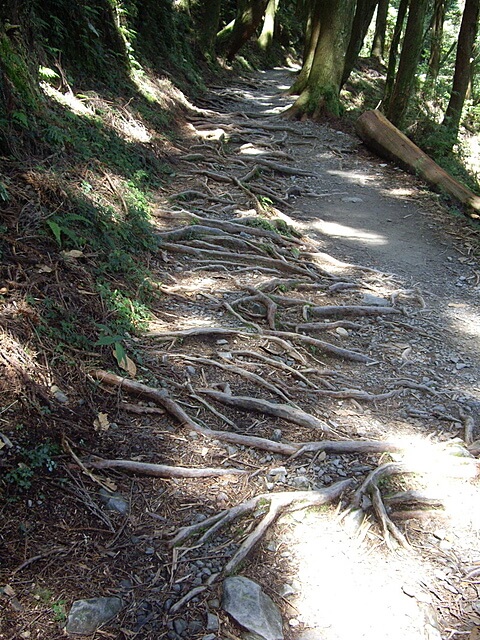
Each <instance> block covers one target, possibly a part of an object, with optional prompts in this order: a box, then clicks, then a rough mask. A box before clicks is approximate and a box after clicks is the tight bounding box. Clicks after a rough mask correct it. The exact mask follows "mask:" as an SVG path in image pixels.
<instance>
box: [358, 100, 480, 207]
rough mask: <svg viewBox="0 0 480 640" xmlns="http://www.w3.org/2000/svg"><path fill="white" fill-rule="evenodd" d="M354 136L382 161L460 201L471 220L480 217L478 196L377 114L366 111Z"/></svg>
mask: <svg viewBox="0 0 480 640" xmlns="http://www.w3.org/2000/svg"><path fill="white" fill-rule="evenodd" d="M356 129H357V133H358V135H359V136H360V138H362V140H363V141H364V142H365V144H366V145H367V146H368V147H370V148H371V149H373V151H375V152H376V153H378V154H379V155H380V156H382V157H383V158H387V159H388V160H393V161H394V162H396V163H397V164H399V165H400V166H401V167H403V168H404V169H406V170H407V171H409V172H410V173H413V174H415V175H419V176H420V177H422V178H423V179H424V180H425V181H426V182H428V183H429V184H431V185H433V186H434V187H435V188H436V189H438V190H439V191H441V192H444V193H447V194H448V195H449V196H452V197H453V198H455V199H457V200H459V201H460V202H461V203H462V204H464V205H466V206H467V207H468V208H470V209H472V210H473V211H474V212H475V213H472V214H471V217H473V218H477V219H478V218H480V216H479V215H478V214H479V213H480V197H479V196H477V195H475V194H474V193H473V192H472V191H470V189H467V187H464V186H463V185H462V184H460V183H459V182H457V181H456V180H454V179H453V178H452V177H451V176H450V175H449V174H448V173H447V172H446V171H444V170H443V169H442V168H441V167H439V166H438V164H436V163H435V162H434V161H433V160H432V159H431V158H429V157H428V156H427V154H426V153H424V152H423V151H422V150H421V149H419V147H417V146H416V145H415V144H414V143H413V142H412V141H411V140H409V139H408V138H407V136H405V135H404V134H403V133H402V132H401V131H399V130H398V129H397V128H396V127H394V126H393V125H392V123H391V122H389V121H388V120H387V118H385V116H384V115H383V114H382V113H380V111H377V110H376V109H375V110H373V111H366V112H365V113H364V114H362V115H361V116H360V118H359V119H358V120H357V124H356Z"/></svg>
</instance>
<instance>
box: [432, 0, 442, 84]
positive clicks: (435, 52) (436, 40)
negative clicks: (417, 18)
mask: <svg viewBox="0 0 480 640" xmlns="http://www.w3.org/2000/svg"><path fill="white" fill-rule="evenodd" d="M445 5H446V0H435V6H434V9H433V16H432V28H431V31H430V34H431V36H430V37H431V41H430V57H429V59H428V75H429V77H430V78H432V80H436V79H437V76H438V72H439V71H440V56H441V52H442V41H443V25H444V22H445Z"/></svg>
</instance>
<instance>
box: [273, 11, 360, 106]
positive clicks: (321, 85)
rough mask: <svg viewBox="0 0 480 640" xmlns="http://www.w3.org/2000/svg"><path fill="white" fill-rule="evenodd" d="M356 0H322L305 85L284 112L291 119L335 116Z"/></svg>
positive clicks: (338, 104) (338, 103)
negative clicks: (316, 36) (316, 35)
mask: <svg viewBox="0 0 480 640" xmlns="http://www.w3.org/2000/svg"><path fill="white" fill-rule="evenodd" d="M354 2H355V0H322V1H321V2H320V3H319V21H320V33H319V37H318V42H317V46H316V49H315V56H314V59H313V63H312V68H311V70H310V74H309V76H308V80H307V84H306V87H305V88H304V90H303V91H302V93H301V94H300V95H299V97H298V98H297V100H296V101H295V103H294V104H293V105H292V106H291V107H290V109H288V110H287V112H286V115H287V116H289V117H292V118H302V117H311V118H313V119H320V118H321V117H322V116H324V115H334V116H338V115H339V112H340V100H339V95H340V87H341V83H342V75H343V69H344V66H345V55H346V52H347V47H348V42H349V40H350V35H351V30H352V21H353V15H354V11H353V9H354Z"/></svg>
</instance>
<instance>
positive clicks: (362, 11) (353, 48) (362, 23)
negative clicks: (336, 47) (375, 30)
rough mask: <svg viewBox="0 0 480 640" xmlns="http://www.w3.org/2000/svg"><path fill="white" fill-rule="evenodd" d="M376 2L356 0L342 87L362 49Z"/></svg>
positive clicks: (372, 0)
mask: <svg viewBox="0 0 480 640" xmlns="http://www.w3.org/2000/svg"><path fill="white" fill-rule="evenodd" d="M377 3H378V0H357V7H356V9H355V16H354V18H353V24H352V33H351V36H350V42H349V43H348V49H347V53H346V56H345V67H344V69H343V77H342V85H343V84H345V82H346V81H347V80H348V78H349V77H350V74H351V73H352V70H353V67H354V66H355V62H356V61H357V58H358V55H359V53H360V51H361V49H362V47H363V42H364V40H365V36H366V35H367V31H368V27H369V26H370V23H371V22H372V18H373V14H374V13H375V7H376V6H377Z"/></svg>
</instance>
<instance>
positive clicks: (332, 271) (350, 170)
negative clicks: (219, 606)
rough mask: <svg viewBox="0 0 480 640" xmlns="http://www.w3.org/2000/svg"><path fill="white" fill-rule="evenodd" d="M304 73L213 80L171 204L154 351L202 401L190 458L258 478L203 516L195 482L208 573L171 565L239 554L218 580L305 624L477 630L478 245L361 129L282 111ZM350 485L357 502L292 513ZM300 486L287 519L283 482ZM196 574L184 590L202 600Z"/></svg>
mask: <svg viewBox="0 0 480 640" xmlns="http://www.w3.org/2000/svg"><path fill="white" fill-rule="evenodd" d="M290 81H291V78H290V77H289V73H288V71H285V70H275V71H271V72H268V73H260V74H258V75H257V76H255V77H254V78H251V79H249V80H246V81H242V82H240V83H238V84H237V85H235V86H233V87H232V86H230V87H226V88H221V87H217V88H214V89H213V93H212V95H211V97H210V99H209V100H208V101H207V102H206V103H205V104H204V105H203V106H204V107H205V110H204V111H203V112H199V113H198V114H197V115H194V116H191V117H190V118H189V122H188V125H187V129H188V135H189V136H190V144H189V145H185V147H184V148H183V149H181V153H180V156H179V165H180V169H179V171H178V174H179V175H178V179H177V180H176V181H175V185H174V187H175V188H177V191H175V192H172V193H171V194H170V195H169V197H168V198H166V199H164V200H163V201H161V202H159V206H158V210H157V212H156V213H157V219H158V221H159V226H160V231H159V238H160V240H161V243H162V247H161V248H162V256H163V260H164V265H162V267H161V269H160V270H161V272H162V273H160V275H159V278H160V279H161V280H162V281H163V282H165V285H163V286H162V291H164V293H165V294H166V295H167V296H169V304H168V313H164V314H163V316H162V313H159V319H158V324H157V325H156V326H155V327H152V332H151V339H152V347H151V348H152V353H155V355H156V356H157V357H161V358H162V362H163V363H164V367H171V368H172V370H173V371H175V374H176V376H177V383H176V384H175V387H174V388H173V389H172V390H171V391H172V396H176V397H178V398H179V397H180V395H181V393H185V391H187V392H189V393H190V395H189V402H190V403H191V406H189V407H188V408H187V409H186V410H185V411H186V413H187V414H188V415H189V416H190V417H189V418H182V417H179V415H178V414H177V415H176V417H177V419H180V421H181V422H183V424H184V426H186V427H187V433H189V434H190V435H189V436H188V438H189V439H190V441H191V440H192V438H193V449H191V450H190V454H189V456H188V457H189V460H190V463H193V462H194V460H198V459H199V457H200V458H201V456H199V455H198V450H200V451H203V453H202V454H201V455H203V456H204V457H205V466H209V467H210V466H211V461H212V459H217V460H218V459H219V458H220V459H222V466H223V467H224V466H225V464H227V465H228V467H229V468H232V472H235V473H241V472H242V471H244V472H247V476H248V479H246V477H245V476H241V475H240V476H232V477H233V478H234V480H233V484H225V481H224V480H221V481H220V484H222V483H223V484H222V487H220V485H219V481H218V480H214V481H210V484H209V485H208V486H209V489H208V493H207V495H209V498H210V500H209V501H208V500H207V503H208V502H209V508H208V510H207V513H204V510H205V491H206V485H201V486H199V487H197V489H196V490H192V489H191V487H190V488H189V489H188V494H189V496H190V500H191V503H192V504H193V505H196V507H194V508H193V509H192V510H190V511H189V513H188V517H187V518H186V519H185V521H184V522H182V523H180V526H179V528H178V531H177V535H176V537H175V538H174V544H177V545H179V544H181V545H185V544H188V545H190V544H191V547H188V549H189V551H186V550H185V546H182V547H180V548H181V549H183V551H182V553H183V554H186V557H188V558H189V562H190V563H191V565H186V564H184V565H182V568H181V570H180V569H179V567H178V566H177V567H176V571H177V573H176V574H175V576H174V578H175V579H176V580H178V581H179V582H182V580H183V579H185V580H186V581H187V583H188V575H189V573H188V568H187V567H188V566H191V567H195V566H197V567H198V562H197V564H195V562H196V560H195V559H196V557H198V556H200V557H202V556H204V555H206V556H208V557H210V555H213V556H215V553H216V551H215V550H216V549H219V548H222V549H224V550H225V553H226V557H225V560H224V561H223V562H220V563H217V564H218V566H217V565H215V569H216V570H217V571H218V576H216V577H214V578H211V579H210V582H209V581H208V580H207V583H208V582H209V584H210V585H211V586H210V587H208V589H214V588H218V587H215V585H220V586H221V580H222V576H223V575H224V574H225V573H231V572H232V571H236V572H238V571H239V570H240V567H241V571H242V574H243V575H246V576H248V577H251V578H253V579H255V580H256V581H257V582H259V583H260V584H261V585H263V587H264V588H265V589H266V591H267V592H268V593H269V595H271V596H272V597H273V599H274V600H275V601H276V602H277V604H278V605H279V606H280V608H281V609H282V615H283V620H284V630H285V636H286V637H288V638H292V639H297V640H321V639H322V640H347V638H348V639H350V638H356V639H357V640H359V639H363V638H365V639H367V638H368V639H369V640H376V639H377V638H378V640H380V639H385V638H392V639H397V638H398V639H399V640H400V639H403V638H410V639H416V638H418V639H420V638H429V639H434V638H438V639H440V638H442V637H444V638H450V637H455V634H456V633H463V634H465V635H467V634H468V633H470V630H471V629H473V628H474V627H475V625H476V624H477V623H478V622H479V621H480V618H479V606H478V605H479V602H480V601H479V599H478V598H479V594H478V591H477V589H478V587H477V584H476V583H475V581H474V580H472V579H471V576H472V575H477V574H478V571H477V570H476V567H477V566H478V565H479V563H480V550H479V549H480V546H479V544H478V543H479V531H480V528H479V525H480V519H479V514H480V510H479V509H478V503H477V507H475V506H474V505H475V503H476V501H477V500H478V497H479V496H478V493H477V489H476V484H475V482H476V481H475V479H474V478H475V477H476V475H477V471H478V467H477V462H476V458H475V456H476V455H478V443H476V442H475V439H476V438H478V437H479V435H480V411H479V409H480V382H479V381H480V376H479V364H480V344H479V342H480V341H479V340H478V339H479V337H480V305H479V278H480V272H479V267H478V264H477V262H476V261H475V259H474V258H473V254H472V252H473V241H472V240H471V239H470V238H469V235H468V232H467V230H466V228H465V227H464V226H463V221H462V220H461V219H458V218H456V219H452V218H451V217H449V216H448V214H447V213H446V211H444V210H443V209H442V207H441V206H440V204H439V202H438V199H437V198H436V196H434V195H433V194H432V193H430V192H428V191H427V189H426V188H425V187H424V186H423V185H422V184H420V183H419V182H417V181H416V180H415V179H414V178H412V177H410V176H408V175H406V174H405V173H403V172H402V171H400V170H398V169H396V168H395V167H394V166H391V165H387V164H385V163H383V162H382V161H380V160H379V159H378V158H376V157H373V156H372V155H369V154H368V153H367V152H366V151H365V150H364V149H363V148H362V146H361V143H360V142H359V140H357V139H356V138H355V137H353V136H351V135H349V134H346V133H344V132H342V131H338V130H335V129H334V128H332V127H330V126H327V125H319V124H313V123H308V122H307V123H297V122H287V121H284V120H282V119H280V118H279V117H278V113H279V112H281V111H282V110H283V109H284V108H285V106H286V105H287V104H288V99H287V98H285V97H282V91H284V90H285V89H286V88H287V87H288V86H289V85H290ZM162 274H163V275H162ZM178 379H180V381H181V384H180V385H179V384H178ZM166 386H167V387H168V386H169V385H168V382H167V383H166ZM180 389H182V391H180ZM164 407H165V405H164ZM165 408H166V409H167V411H169V408H168V407H165ZM192 411H193V413H192ZM173 415H175V411H174V412H173ZM199 416H200V418H199ZM197 418H198V420H197ZM201 436H205V437H207V440H206V441H204V440H203V438H202V439H201V440H200V441H199V440H198V438H199V437H201ZM326 438H328V442H327V441H326ZM190 444H191V442H190ZM202 447H203V449H202ZM469 447H470V448H469ZM187 450H188V446H187ZM194 450H195V453H193V451H194ZM454 450H455V452H456V453H458V452H461V454H464V455H465V456H466V458H463V466H462V465H460V466H461V468H459V467H458V465H457V464H456V462H455V456H454V455H452V454H453V453H454ZM382 451H383V453H382ZM219 452H223V453H220V454H219ZM185 455H186V454H185V450H184V451H183V453H182V456H185ZM456 461H457V462H458V458H457V459H456ZM200 462H201V460H200ZM197 464H198V463H197ZM198 466H201V465H198ZM234 468H235V469H234ZM439 472H440V473H439ZM346 479H347V480H350V482H347V483H346V484H345V486H344V485H342V486H341V490H342V491H343V493H342V497H341V499H340V502H339V501H338V497H337V498H336V499H333V505H332V506H331V507H329V508H327V509H326V510H324V511H320V512H319V511H318V510H314V511H308V510H307V511H306V510H305V509H303V510H301V509H300V510H297V509H298V508H299V507H300V506H302V505H301V501H302V500H303V499H304V497H303V493H304V491H305V490H307V491H310V492H311V498H312V502H311V504H314V503H315V502H314V498H313V496H314V494H315V493H318V494H320V493H322V491H325V490H326V488H327V487H332V489H333V485H334V484H335V483H336V482H339V481H343V480H346ZM294 489H295V490H297V491H298V490H301V491H299V492H298V493H299V497H298V501H299V503H298V504H297V502H296V499H295V498H294V496H293V493H292V494H290V495H289V496H288V500H287V502H288V503H289V506H290V507H291V506H292V505H294V506H295V510H294V511H291V510H290V509H289V508H288V506H287V502H285V504H283V502H282V501H284V498H283V497H282V498H280V497H277V496H283V495H284V494H283V493H279V492H282V491H283V492H284V491H285V490H287V491H292V490H294ZM265 490H266V491H267V493H266V494H265ZM270 494H271V500H270V502H271V506H270V510H269V511H267V512H266V515H265V513H261V514H259V511H258V510H259V504H260V503H262V502H267V503H268V502H269V495H270ZM300 494H301V495H300ZM335 495H337V494H335ZM322 496H323V494H322ZM322 496H320V498H319V500H320V502H318V503H317V504H319V503H321V502H323V501H325V502H329V501H330V498H328V499H325V500H324V498H323V497H322ZM200 505H201V506H200ZM282 505H283V506H282ZM335 505H337V508H336V509H335ZM303 506H305V505H303ZM284 507H285V509H284ZM196 509H197V510H196ZM198 509H199V510H200V513H198ZM222 509H223V510H224V511H223V515H222ZM285 510H286V513H285ZM260 511H261V509H260ZM216 514H218V515H216ZM245 514H250V517H249V518H247V520H245ZM252 514H253V515H254V517H253V519H252ZM282 514H283V515H282ZM207 515H208V516H209V517H208V518H207V519H205V518H206V516H207ZM241 517H243V520H240V522H242V523H243V524H242V526H240V528H239V529H235V528H233V529H232V528H231V527H230V528H228V525H229V523H231V522H238V521H239V520H238V519H240V518H241ZM262 517H263V519H262ZM187 541H188V542H187ZM175 548H176V547H175ZM175 553H176V552H175ZM202 562H203V561H201V562H200V565H201V564H202ZM472 571H473V574H472ZM193 575H195V570H194V571H193ZM197 583H198V584H197ZM197 583H195V581H194V582H193V583H192V585H193V586H191V587H190V588H191V589H192V590H191V591H190V592H189V591H188V588H186V587H185V584H184V583H182V590H181V593H182V594H183V600H182V599H181V600H180V603H181V607H182V608H183V607H184V606H187V605H186V602H187V601H190V605H189V606H191V607H192V608H191V612H194V611H196V608H195V607H197V608H198V607H201V606H202V605H201V603H202V602H205V600H204V601H202V600H199V597H198V591H197V590H196V589H197V588H198V586H199V584H202V586H204V585H205V584H206V583H205V581H204V582H202V581H201V580H200V582H199V581H198V578H197ZM177 602H178V599H177ZM196 603H198V604H196ZM174 606H175V605H174ZM175 611H177V609H175ZM191 615H193V613H192V614H191ZM229 624H230V622H229V619H228V618H227V617H224V618H223V625H224V627H223V628H224V630H225V633H226V636H227V637H234V635H235V634H237V633H238V630H237V628H236V627H235V626H233V627H231V628H230V630H229ZM232 633H233V634H234V635H231V634H232ZM229 634H230V635H229ZM220 637H223V636H222V635H221V632H220Z"/></svg>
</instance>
